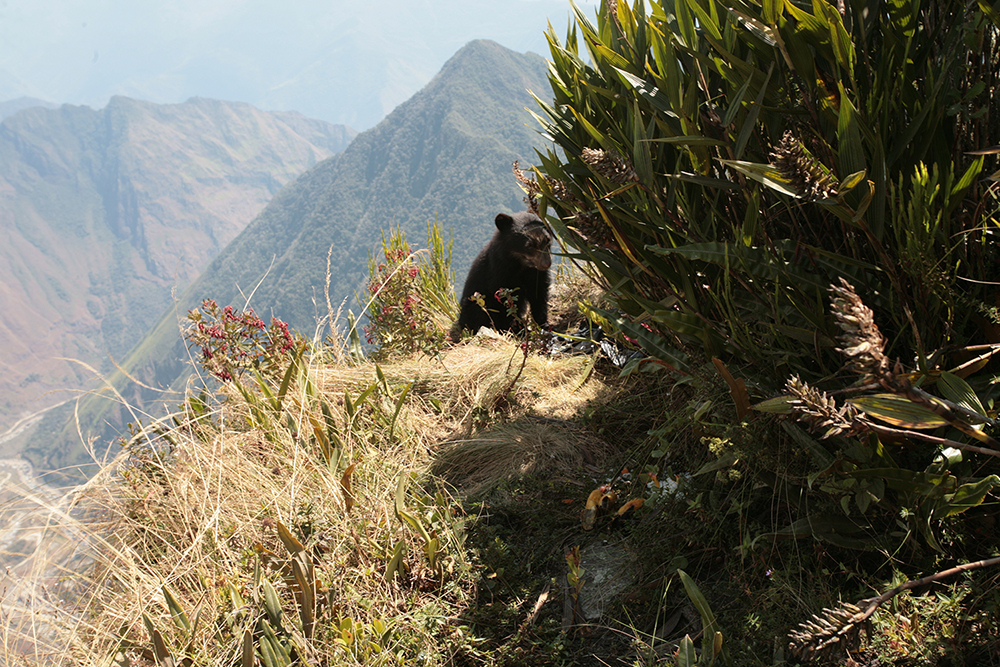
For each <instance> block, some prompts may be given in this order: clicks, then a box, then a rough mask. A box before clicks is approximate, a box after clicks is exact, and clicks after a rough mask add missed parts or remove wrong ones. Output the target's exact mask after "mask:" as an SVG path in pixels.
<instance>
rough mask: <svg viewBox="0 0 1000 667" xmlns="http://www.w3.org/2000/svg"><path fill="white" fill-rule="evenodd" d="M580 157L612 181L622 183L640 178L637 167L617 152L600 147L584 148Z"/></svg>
mask: <svg viewBox="0 0 1000 667" xmlns="http://www.w3.org/2000/svg"><path fill="white" fill-rule="evenodd" d="M580 158H581V159H582V160H583V161H584V162H586V163H587V164H588V165H589V166H590V167H591V169H593V170H594V171H596V172H597V173H598V174H600V175H601V176H603V177H604V178H606V179H608V180H609V181H611V182H612V183H617V184H618V185H621V184H623V183H627V182H628V181H638V180H639V175H638V174H636V173H635V168H634V167H633V166H632V165H631V163H629V162H628V160H626V159H625V158H623V157H622V156H620V155H618V154H617V153H613V152H611V151H604V150H601V149H600V148H584V149H583V151H582V152H581V153H580Z"/></svg>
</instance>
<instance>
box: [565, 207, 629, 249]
mask: <svg viewBox="0 0 1000 667" xmlns="http://www.w3.org/2000/svg"><path fill="white" fill-rule="evenodd" d="M573 226H574V227H575V228H576V229H577V231H579V232H580V233H581V234H582V235H583V236H584V237H585V238H586V239H587V242H588V243H590V244H591V245H595V246H600V247H602V248H617V247H618V243H617V241H616V240H615V235H614V233H613V232H612V231H611V228H610V227H608V223H607V222H605V221H604V218H603V217H602V216H601V214H600V213H595V212H593V211H590V212H587V213H578V214H577V216H576V224H575V225H573Z"/></svg>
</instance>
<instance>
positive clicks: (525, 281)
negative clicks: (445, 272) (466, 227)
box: [452, 211, 552, 340]
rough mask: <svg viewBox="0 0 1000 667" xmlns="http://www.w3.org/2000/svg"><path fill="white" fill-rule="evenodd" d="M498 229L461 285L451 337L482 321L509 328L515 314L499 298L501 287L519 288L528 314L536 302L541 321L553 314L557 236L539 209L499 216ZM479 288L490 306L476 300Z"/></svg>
mask: <svg viewBox="0 0 1000 667" xmlns="http://www.w3.org/2000/svg"><path fill="white" fill-rule="evenodd" d="M495 222H496V226H497V231H496V233H495V234H493V239H492V240H490V242H489V243H487V244H486V247H484V248H483V249H482V250H481V251H480V252H479V254H478V255H477V256H476V259H475V260H474V261H473V262H472V268H470V269H469V277H468V278H466V279H465V287H464V289H462V300H461V302H460V303H461V308H462V309H461V311H460V312H459V315H458V322H456V323H455V327H454V328H453V329H452V339H454V340H457V339H458V338H459V337H461V335H462V330H463V329H464V330H468V331H471V332H472V333H476V332H477V331H479V327H484V326H485V327H491V328H493V329H495V330H497V331H510V330H511V329H512V328H513V326H514V319H513V318H512V317H511V316H510V315H508V314H507V307H506V306H504V305H503V304H502V303H500V301H499V300H497V297H496V293H497V290H500V289H503V288H507V289H510V290H514V289H516V290H517V291H516V292H514V296H515V297H516V298H517V304H518V313H519V314H520V315H521V317H524V315H525V313H526V312H527V310H528V307H529V306H530V307H531V316H532V317H533V318H534V320H535V322H537V323H538V324H539V325H541V326H545V325H546V324H548V320H549V267H550V266H552V255H551V254H550V249H551V246H552V237H551V236H550V235H549V231H548V229H547V228H546V227H545V223H543V222H542V221H541V220H540V219H539V217H538V216H537V215H534V214H533V213H529V212H527V211H525V212H523V213H515V214H514V215H507V214H505V213H500V214H498V215H497V217H496V221H495ZM476 292H479V293H480V294H482V295H483V298H484V300H485V301H486V311H488V312H484V311H483V308H482V307H481V306H480V305H479V304H478V303H476V302H475V301H471V300H470V299H469V297H471V296H472V295H473V294H475V293H476Z"/></svg>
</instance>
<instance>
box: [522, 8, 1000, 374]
mask: <svg viewBox="0 0 1000 667" xmlns="http://www.w3.org/2000/svg"><path fill="white" fill-rule="evenodd" d="M841 7H842V9H841V10H840V11H838V9H837V7H835V6H834V5H833V4H830V3H826V2H816V3H813V6H812V7H811V11H809V9H805V8H803V6H802V4H801V3H793V2H719V1H716V0H678V1H676V2H658V1H654V2H650V3H648V9H647V5H646V4H645V3H641V2H640V3H636V4H635V6H634V7H630V6H629V4H628V3H626V2H605V3H604V4H603V5H602V8H601V10H600V11H599V13H598V16H597V22H596V24H595V23H592V22H591V21H590V20H588V19H587V18H586V17H585V16H584V15H583V13H582V12H580V11H579V10H577V12H576V20H575V26H574V28H573V29H571V31H570V32H569V35H568V37H567V39H566V42H565V43H562V42H561V41H560V40H559V39H558V37H557V36H556V35H555V33H554V32H552V31H550V32H549V42H550V47H551V55H552V68H551V70H550V83H551V88H552V93H553V98H554V99H553V100H552V101H551V102H547V101H542V100H539V103H540V105H541V107H542V109H543V114H542V115H541V116H540V120H541V122H542V125H543V127H544V132H545V133H546V134H547V135H548V136H550V137H551V138H552V139H553V140H554V142H555V145H556V148H557V150H551V151H549V152H548V153H547V154H545V155H542V156H541V162H540V165H539V166H538V168H537V170H536V174H537V176H538V180H537V182H536V183H535V185H534V187H535V192H534V193H533V194H537V195H539V196H540V201H539V204H540V206H541V207H542V208H543V209H547V210H549V211H551V215H549V220H550V221H551V222H552V223H553V225H554V226H555V227H556V228H557V229H558V230H559V231H560V232H561V233H562V234H563V235H564V237H565V238H566V239H568V240H569V241H570V243H571V244H572V245H573V246H575V247H576V248H578V249H579V252H580V255H581V256H583V257H585V258H587V259H590V260H592V262H593V266H594V267H595V269H596V270H597V271H599V272H600V273H601V274H602V276H603V277H604V279H605V280H606V282H607V284H608V285H611V286H613V297H614V300H615V302H616V305H617V306H618V307H619V308H620V309H621V310H622V311H624V313H626V315H627V316H626V317H625V318H622V319H621V320H620V321H619V322H618V324H619V327H620V328H621V330H622V332H623V333H626V334H628V335H631V336H633V337H636V338H638V339H639V340H640V342H642V343H643V344H644V346H645V347H646V348H647V349H648V350H649V351H650V352H651V353H652V354H654V355H655V356H657V357H659V358H660V359H662V360H663V361H665V362H667V363H670V364H672V365H675V366H681V367H683V366H684V365H685V364H686V363H687V360H688V358H689V357H688V353H689V352H690V350H691V349H697V350H701V351H703V352H704V353H706V354H707V355H709V356H722V355H733V356H735V357H736V358H739V359H741V360H744V361H747V362H752V363H754V364H755V365H756V366H757V371H756V373H755V378H754V379H755V380H757V381H759V382H761V383H763V384H764V385H766V386H771V387H776V386H777V385H778V384H779V383H781V382H783V381H784V379H785V378H786V377H787V376H788V375H789V374H791V373H798V374H801V375H802V377H804V378H806V379H817V378H822V377H824V376H829V375H832V374H834V373H835V372H837V370H838V369H839V367H840V359H839V357H837V355H836V354H835V353H834V347H835V343H834V338H835V335H836V328H835V326H834V325H833V322H832V320H831V318H830V317H829V316H828V314H827V312H826V308H825V302H826V295H825V291H826V289H827V287H828V286H829V285H830V284H831V283H837V280H838V279H839V278H840V277H844V278H847V279H848V280H849V281H850V282H851V283H852V284H853V285H854V286H855V287H856V288H857V290H858V293H859V295H860V296H861V297H862V299H863V300H864V301H865V302H866V303H867V304H868V305H869V306H870V307H872V308H873V309H874V310H875V312H876V313H878V316H879V318H880V326H881V328H882V329H883V330H884V332H885V333H886V335H887V338H888V342H889V348H888V351H889V354H890V355H891V356H893V357H900V358H902V359H905V360H912V359H914V358H918V359H920V364H921V365H922V366H925V367H926V364H927V361H926V360H927V359H928V358H929V357H931V356H932V355H934V354H935V353H936V352H938V353H940V352H941V351H942V350H947V349H949V348H954V347H961V346H963V345H968V344H970V341H974V340H975V339H977V338H978V337H979V336H980V334H981V331H980V325H981V324H982V318H978V317H976V316H975V315H974V310H975V309H974V308H969V307H968V305H969V304H976V303H981V302H984V301H985V302H987V303H988V304H989V305H992V302H991V300H990V299H991V297H990V288H989V284H990V282H991V281H994V280H995V279H996V277H997V275H996V274H997V269H996V266H997V264H996V250H995V247H994V246H995V244H992V243H989V242H988V241H989V239H990V238H991V236H990V235H991V233H992V231H991V228H990V217H991V215H993V213H995V211H996V210H997V202H996V197H995V189H994V188H993V187H992V186H990V185H989V182H988V181H984V180H982V175H983V174H984V173H988V172H986V171H985V169H986V167H987V161H993V160H994V158H993V156H992V154H991V152H990V151H988V150H981V149H984V148H985V147H986V146H985V144H986V143H987V142H989V141H990V140H989V139H987V137H992V136H995V135H996V134H997V131H998V129H1000V128H998V118H997V116H996V115H995V114H992V113H991V112H990V106H991V104H990V101H991V99H992V95H993V93H992V91H993V90H994V88H995V86H996V84H997V82H998V81H1000V61H998V50H1000V36H998V31H997V23H996V22H995V20H996V19H997V16H996V14H995V13H994V12H992V11H986V10H984V9H982V8H981V7H980V6H978V5H975V4H971V5H970V6H969V8H968V11H964V10H962V9H961V8H956V7H955V6H954V5H953V3H946V2H939V1H937V0H924V1H921V2H912V3H893V4H892V5H891V7H887V6H883V3H881V2H866V1H864V0H855V1H853V2H847V3H842V4H841ZM578 35H579V37H578ZM584 49H585V54H586V56H589V57H585V55H584V54H583V53H581V51H582V50H584ZM529 190H530V188H529ZM637 322H643V323H644V324H646V325H647V327H649V328H650V329H651V330H652V331H643V330H642V328H641V327H639V325H638V324H637Z"/></svg>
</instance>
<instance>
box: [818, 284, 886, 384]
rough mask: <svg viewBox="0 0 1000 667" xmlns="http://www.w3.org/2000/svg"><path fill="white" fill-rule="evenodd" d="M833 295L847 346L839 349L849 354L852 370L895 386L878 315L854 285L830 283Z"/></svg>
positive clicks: (832, 300)
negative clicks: (877, 318)
mask: <svg viewBox="0 0 1000 667" xmlns="http://www.w3.org/2000/svg"><path fill="white" fill-rule="evenodd" d="M830 292H831V293H832V295H833V298H832V299H831V302H830V305H831V309H832V311H833V316H834V318H835V319H836V320H837V326H839V327H840V329H841V331H842V332H843V333H841V335H840V336H838V340H839V341H840V342H841V344H843V346H844V347H841V348H837V351H838V352H840V353H841V354H843V355H844V356H845V357H847V360H848V363H849V365H850V367H851V370H853V371H855V372H856V373H860V374H861V375H863V376H864V377H865V378H866V379H871V380H877V381H879V382H882V383H883V384H886V383H888V385H889V386H894V385H895V383H896V379H895V375H894V374H893V373H892V370H891V368H890V363H889V358H888V357H886V356H885V337H884V336H883V335H882V332H881V331H879V330H878V327H877V326H876V325H875V315H874V313H872V310H871V308H869V307H868V306H866V305H865V304H864V302H863V301H862V300H861V297H859V296H858V295H857V293H856V292H855V291H854V287H853V286H852V285H851V284H850V283H849V282H847V281H846V280H844V279H843V278H841V279H840V285H839V286H837V285H830Z"/></svg>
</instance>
